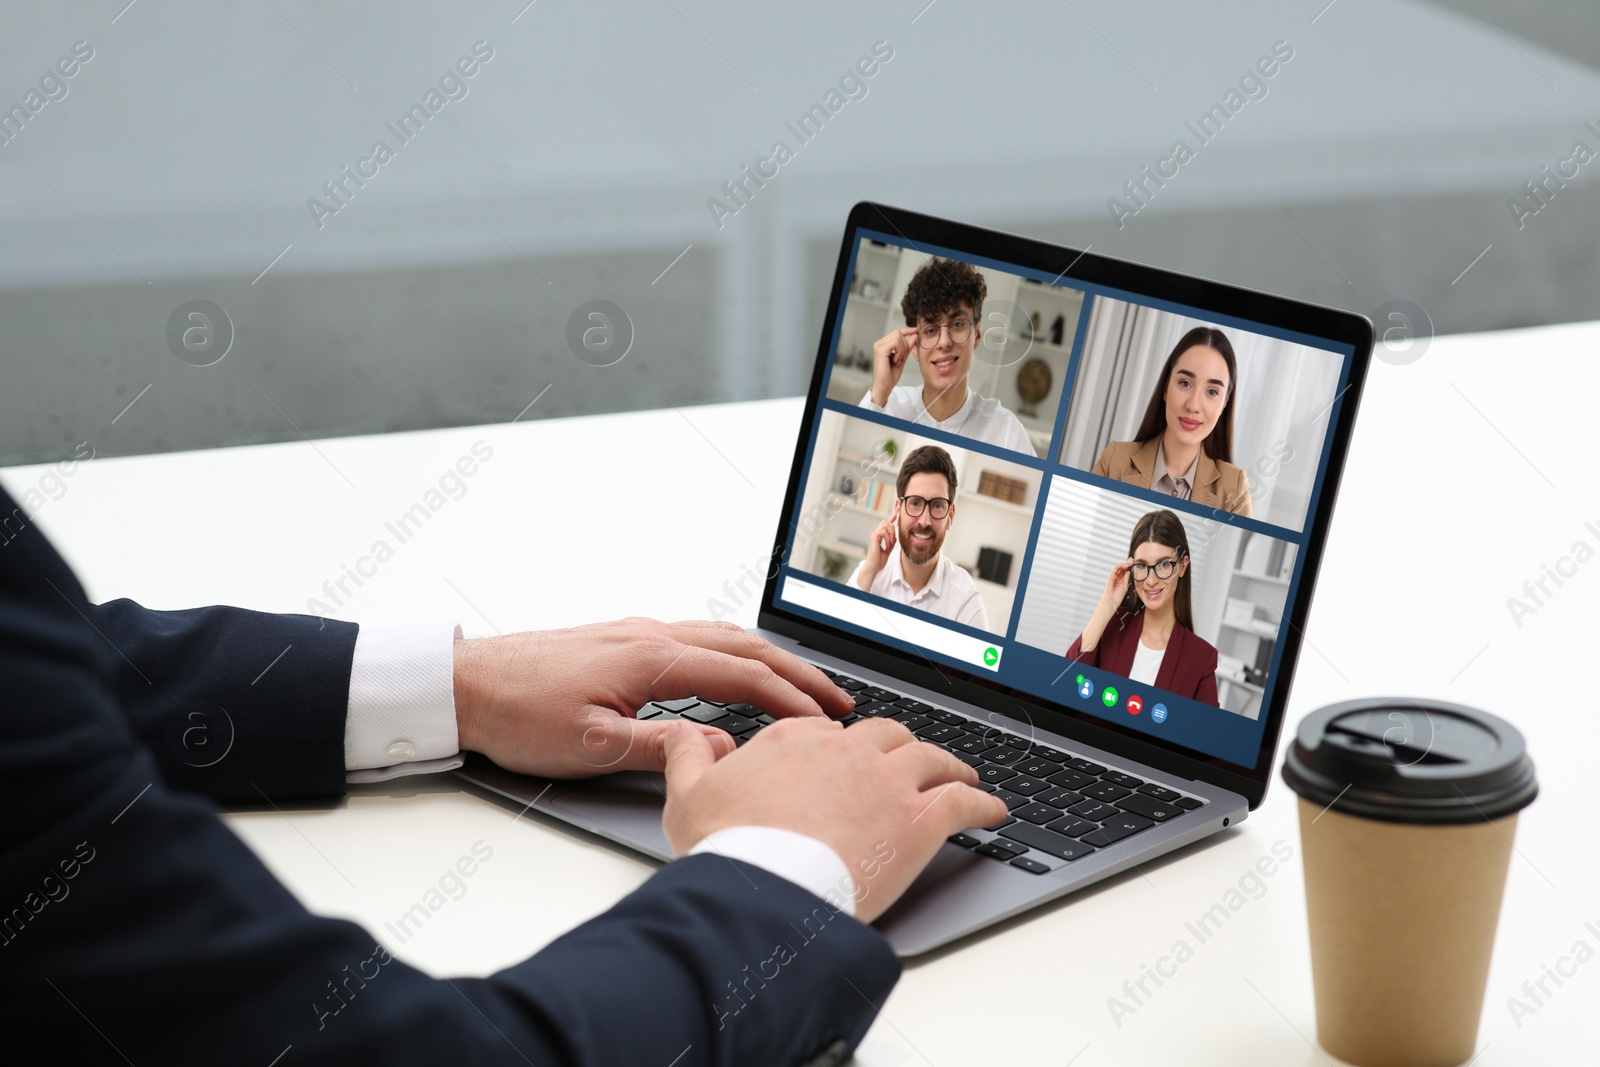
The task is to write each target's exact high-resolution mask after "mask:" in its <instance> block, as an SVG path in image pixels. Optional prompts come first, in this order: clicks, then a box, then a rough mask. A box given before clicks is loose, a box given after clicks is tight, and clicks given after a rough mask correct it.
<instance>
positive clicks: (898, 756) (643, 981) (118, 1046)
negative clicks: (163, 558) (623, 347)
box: [0, 491, 1004, 1067]
mask: <svg viewBox="0 0 1600 1067" xmlns="http://www.w3.org/2000/svg"><path fill="white" fill-rule="evenodd" d="M0 516H3V517H5V522H4V535H3V540H0V685H3V687H4V688H3V691H0V692H3V696H0V700H3V702H4V703H3V707H4V712H3V714H0V1003H4V1004H5V1005H6V1017H7V1019H8V1021H9V1024H10V1025H8V1027H7V1028H6V1035H5V1042H6V1048H7V1055H6V1059H7V1060H8V1061H9V1062H17V1060H16V1059H15V1057H16V1056H17V1055H18V1054H20V1055H21V1056H22V1057H24V1059H25V1060H27V1061H30V1062H31V1061H37V1062H46V1061H48V1062H60V1063H73V1064H84V1063H100V1062H105V1063H124V1062H132V1063H141V1064H142V1063H146V1062H159V1063H206V1064H211V1063H258V1064H272V1063H277V1062H280V1061H281V1062H282V1063H283V1064H285V1065H286V1067H287V1065H289V1064H298V1063H308V1062H309V1063H330V1064H331V1063H341V1064H343V1063H369V1062H370V1063H385V1064H392V1063H412V1062H415V1063H430V1064H432V1063H446V1062H448V1063H454V1062H472V1063H517V1064H521V1063H536V1064H539V1065H540V1067H544V1065H547V1064H606V1065H620V1064H634V1063H637V1064H641V1065H648V1067H667V1065H669V1064H674V1065H678V1067H688V1065H690V1064H726V1065H734V1064H740V1065H743V1064H785V1063H789V1064H798V1063H837V1062H840V1061H842V1060H843V1059H845V1058H846V1057H848V1056H849V1054H850V1053H851V1051H852V1050H853V1049H854V1048H855V1047H856V1045H857V1044H858V1043H859V1041H860V1040H861V1037H862V1036H863V1034H864V1033H865V1032H866V1029H867V1027H868V1026H869V1025H870V1023H871V1021H872V1019H873V1017H874V1015H875V1011H876V1005H879V1004H881V1003H882V1002H883V1000H884V998H886V997H887V995H888V993H889V991H890V989H891V988H892V987H893V985H894V982H895V980H896V979H897V977H898V974H899V964H898V962H897V960H896V959H895V957H894V955H893V953H892V952H891V951H890V950H889V948H888V945H887V943H886V942H885V941H884V940H883V938H882V937H881V936H880V935H878V934H877V933H876V932H874V931H873V930H871V929H870V928H869V927H868V926H866V925H864V921H870V920H871V919H872V918H873V917H875V916H876V915H878V914H881V913H882V911H883V910H884V909H885V908H887V907H888V905H889V904H890V903H892V902H893V901H894V900H895V899H896V898H897V897H898V896H899V895H900V893H901V892H903V891H904V889H905V887H906V886H907V885H909V884H910V882H911V880H912V879H913V878H914V877H915V875H916V874H917V873H918V872H919V871H920V870H921V869H922V867H923V866H924V865H925V864H926V863H927V861H928V860H929V859H930V858H931V857H932V855H933V853H934V852H935V851H936V850H937V849H938V847H939V845H940V843H941V842H942V841H943V840H944V838H945V837H946V836H947V835H948V834H950V833H952V832H954V831H955V830H957V829H960V828H963V827H966V826H970V825H981V824H985V823H992V822H995V821H997V820H998V818H999V817H1000V816H1001V815H1003V814H1004V813H1003V811H1002V810H1000V809H1001V808H1002V807H1003V806H1002V805H1001V804H1000V802H999V801H998V800H996V799H995V798H993V797H990V796H987V795H985V794H983V793H981V792H979V791H977V790H976V789H972V788H970V785H971V784H972V783H974V782H975V777H974V775H973V772H972V771H971V769H970V768H968V767H966V766H965V765H963V764H960V763H959V762H957V761H955V760H954V759H953V758H951V757H949V756H948V755H947V754H945V753H943V752H942V751H940V750H938V749H936V748H934V747H933V746H931V745H921V744H914V743H911V742H912V740H913V739H912V738H911V736H910V734H909V733H908V732H906V731H905V730H904V728H903V727H900V726H899V724H897V723H893V722H888V721H885V720H877V719H874V720H869V721H866V722H863V723H861V724H859V725H857V726H854V727H852V728H851V729H850V730H848V731H845V730H843V729H841V728H840V727H839V725H838V724H837V723H834V722H831V721H829V719H828V714H829V713H831V714H835V715H838V714H842V713H843V712H844V710H845V709H846V708H847V706H848V703H849V702H848V700H846V699H845V698H843V697H842V695H841V694H840V693H839V691H838V690H837V689H835V688H834V687H833V686H832V685H831V684H830V683H828V682H827V681H826V679H825V678H824V677H823V676H822V675H821V674H820V673H819V672H817V671H816V670H815V669H814V668H812V667H809V666H808V665H806V664H804V663H802V662H801V661H799V660H797V659H795V658H793V657H791V656H789V655H787V654H786V653H783V652H781V651H780V650H778V649H776V648H773V647H772V646H770V645H768V644H766V643H765V642H762V641H760V640H759V639H756V638H754V637H751V636H750V635H747V634H744V633H742V632H741V631H738V630H737V629H736V628H730V627H727V626H722V625H718V624H713V623H683V624H677V625H665V624H661V623H654V622H650V621H648V620H627V621H625V622H622V623H615V624H606V625H603V626H596V627H580V628H576V629H573V630H566V631H552V632H549V633H539V634H518V635H513V636H510V637H506V638H498V639H494V640H489V641H482V642H478V641H459V640H458V641H455V642H454V643H453V645H452V646H451V647H450V650H449V652H448V653H447V654H448V655H449V657H450V658H449V663H450V671H449V676H448V679H447V681H446V683H445V684H446V685H447V686H448V690H449V691H448V693H447V697H448V702H449V703H451V704H453V709H452V710H453V714H452V722H451V726H450V729H451V730H453V731H454V736H455V738H456V741H457V743H458V746H459V748H460V749H463V750H476V751H481V752H483V753H485V754H486V755H488V756H489V757H490V758H492V759H495V760H496V761H498V762H500V763H502V764H503V765H505V766H508V767H511V768H513V769H517V770H523V771H529V772H533V773H542V774H552V775H553V774H567V775H577V774H584V773H594V772H595V770H596V769H600V768H605V769H623V768H629V769H633V768H656V769H664V770H665V771H666V774H667V787H668V809H667V812H668V814H667V831H668V839H669V840H670V841H672V843H673V846H674V849H675V851H676V852H677V854H678V855H679V856H680V857H682V858H679V859H677V860H675V861H674V862H672V863H669V864H667V865H666V866H665V867H664V868H663V869H662V870H661V871H660V872H658V873H657V874H656V875H655V876H654V877H652V878H651V879H650V880H649V881H648V882H646V883H645V885H644V886H642V887H641V888H640V889H638V890H637V891H636V892H634V893H632V894H630V895H629V896H628V897H626V898H624V899H623V900H622V901H620V902H619V903H618V904H616V905H615V906H614V907H613V908H612V909H610V910H609V911H607V912H606V913H605V914H603V915H601V916H600V917H598V918H596V919H594V920H592V921H590V922H588V923H585V924H584V925H582V926H580V927H578V928H577V929H575V930H573V931H571V932H570V933H568V934H566V935H565V936H563V937H562V938H560V939H558V940H557V941H555V942H554V943H552V944H551V945H550V946H549V947H548V948H546V949H545V950H544V951H542V952H540V953H538V954H537V955H535V956H534V957H532V958H531V959H529V960H527V961H525V962H523V963H521V964H519V965H517V966H515V967H511V968H508V969H506V970H504V971H502V972H500V973H498V974H495V975H493V976H491V977H489V978H485V979H461V980H455V981H450V980H436V979H433V978H429V977H428V976H426V975H424V974H422V973H421V972H419V971H417V970H415V969H413V968H411V967H408V966H407V965H405V964H404V963H401V962H400V961H398V960H395V959H393V958H392V957H390V956H389V954H388V953H387V952H386V951H385V950H384V949H383V947H382V946H381V945H380V944H378V943H376V942H375V940H374V939H373V937H372V936H371V935H369V934H367V933H365V932H364V931H362V930H361V929H360V928H359V927H358V926H356V925H354V924H352V923H349V922H343V921H338V920H333V919H325V918H320V917H317V916H313V915H311V914H309V913H307V912H306V911H305V910H304V909H303V908H302V907H301V906H300V904H299V903H298V902H297V901H296V900H295V899H294V898H293V897H292V896H291V895H290V894H289V893H288V891H287V890H285V889H284V888H283V887H282V886H281V885H279V884H278V883H277V882H276V881H275V880H274V879H273V878H272V876H271V875H270V874H269V873H268V872H267V870H266V869H265V868H264V867H263V866H262V864H261V862H260V861H259V860H258V859H257V858H256V857H255V855H254V854H253V853H251V852H250V851H249V849H247V848H246V847H245V846H244V845H243V844H242V843H241V842H240V841H239V840H238V838H236V837H234V836H233V834H231V833H230V832H229V831H228V830H227V829H226V828H225V827H224V826H223V824H222V823H221V821H220V820H219V819H218V818H217V817H216V809H215V807H214V803H213V802H215V801H224V802H226V801H244V802H250V803H257V804H260V803H270V804H279V803H281V802H284V801H289V800H301V799H305V798H315V797H336V796H338V795H340V794H342V793H343V792H344V788H345V782H346V780H347V776H349V775H352V774H354V775H360V774H362V773H372V768H371V767H370V766H368V767H361V766H357V765H356V764H357V763H367V764H371V763H372V759H371V758H370V757H369V758H368V759H366V760H356V759H353V757H352V753H356V752H358V751H360V750H361V749H362V748H363V746H365V747H367V748H370V747H371V742H372V737H373V736H378V734H375V730H378V729H379V727H375V726H374V722H378V723H379V726H380V727H381V726H382V725H383V724H382V722H381V720H382V719H383V716H384V715H385V714H387V713H388V712H386V711H385V708H389V710H390V711H393V714H394V715H396V716H399V718H400V719H402V720H405V722H404V723H403V724H402V725H401V726H398V727H396V728H397V729H399V730H400V731H401V732H406V731H407V730H410V728H411V727H412V726H414V725H416V723H417V722H420V719H414V720H406V719H405V716H406V715H407V714H412V712H414V711H415V709H414V708H413V709H412V712H405V711H404V710H403V709H402V710H401V711H394V710H393V709H394V708H397V707H400V705H401V704H403V703H404V701H399V702H398V703H397V702H396V701H395V699H394V693H393V684H392V683H393V678H392V677H391V678H388V679H387V680H385V678H384V676H383V674H382V669H381V664H380V665H379V666H376V667H375V666H374V663H375V662H376V660H374V653H372V652H371V650H370V649H369V650H366V651H365V652H364V651H363V650H362V649H360V648H359V647H358V646H359V645H360V642H361V638H362V635H361V634H360V633H358V630H357V627H356V626H355V625H353V624H349V623H341V622H334V621H331V620H325V619H318V618H314V617H310V616H293V615H268V614H262V613H257V612H250V611H245V610H241V609H236V608H222V607H212V608H202V609H197V610H193V611H182V612H166V611H151V610H147V609H145V608H142V607H140V606H138V605H136V604H133V603H131V602H128V601H116V602H112V603H108V604H104V605H98V606H97V605H93V604H90V603H89V602H88V601H87V599H86V598H85V596H84V593H83V590H82V588H81V587H80V586H79V584H78V582H77V580H76V579H75V578H74V577H73V575H72V573H71V571H70V570H69V569H68V568H67V566H66V564H65V563H64V562H63V561H62V560H61V558H60V557H59V556H58V555H57V554H56V553H55V551H54V550H53V549H52V548H51V547H50V545H49V543H48V542H47V541H46V539H45V538H44V536H43V535H42V534H41V533H40V532H39V531H38V529H37V528H36V527H34V526H33V525H32V524H31V522H30V521H29V519H28V516H27V515H26V513H24V512H23V511H21V509H19V508H17V507H16V505H15V503H14V502H13V501H12V500H11V498H10V497H9V496H8V495H6V494H5V493H4V492H3V491H0ZM397 647H402V646H398V645H394V644H392V643H391V644H390V645H389V646H388V648H389V654H390V655H393V654H394V650H395V648H397ZM274 657H276V658H274ZM364 661H365V662H364ZM374 679H377V680H376V681H374ZM419 684H422V685H423V687H424V688H426V685H427V684H429V683H427V682H426V680H424V682H423V683H419ZM434 684H437V679H435V683H434ZM386 686H388V689H387V690H385V687H386ZM358 689H360V690H361V692H359V693H358ZM374 691H376V692H378V694H379V695H378V696H377V697H374V696H373V692H374ZM385 692H387V694H388V695H387V697H385V696H384V693H385ZM693 692H699V693H702V694H705V695H707V696H709V697H711V698H713V699H718V698H721V699H727V700H730V701H733V700H737V701H746V700H747V701H751V702H754V703H756V704H758V705H760V706H762V707H764V708H766V709H768V710H769V711H771V712H772V713H773V714H775V715H780V716H785V717H787V718H789V719H792V720H793V721H786V722H780V723H778V724H775V725H774V726H773V727H771V728H769V729H768V730H765V731H763V732H762V733H761V734H760V735H759V736H758V737H756V738H755V739H754V740H753V741H752V742H750V743H749V744H748V745H746V746H745V747H744V748H742V749H740V750H739V751H738V752H737V753H733V752H732V743H731V741H730V740H729V739H728V738H727V737H726V735H722V734H720V733H717V732H713V731H706V730H702V729H699V728H696V727H695V726H694V725H693V724H689V723H685V722H674V723H666V724H651V723H649V722H637V721H636V720H634V719H633V718H631V712H632V710H633V709H635V708H637V707H639V706H641V705H642V704H644V703H645V702H647V701H649V700H652V699H663V698H666V697H672V696H682V695H687V694H689V693H693ZM358 698H359V700H358ZM385 700H388V704H386V703H385ZM358 703H360V705H361V707H360V710H359V715H358V714H357V712H358V707H357V705H358ZM374 709H376V711H375V710H374ZM358 719H359V721H357V720H358ZM391 725H393V724H391ZM363 732H364V735H365V736H364V737H363V736H357V735H359V734H363ZM391 732H393V731H391ZM415 748H416V746H415V745H414V744H412V743H411V742H409V741H405V740H401V741H395V742H393V743H391V744H389V745H388V746H387V748H386V749H383V751H384V752H386V753H387V758H391V759H392V760H393V761H395V762H396V763H402V764H403V763H404V762H405V761H407V760H410V759H412V758H413V757H416V756H418V755H419V754H418V753H417V752H416V751H415ZM420 755H422V756H427V755H429V753H422V754H420ZM724 756H726V757H727V758H725V759H724V758H721V757H724ZM380 762H381V760H380ZM446 763H448V760H446ZM380 770H381V769H380ZM716 840H720V841H721V842H722V843H723V844H722V846H720V847H719V846H717V845H716V844H715V843H713V842H714V841H716ZM708 845H709V846H710V847H707V846H708ZM828 879H831V880H832V881H831V884H832V885H836V886H839V887H840V889H841V890H842V895H840V894H834V895H833V898H832V902H831V903H830V902H829V901H828V900H825V899H824V897H823V896H822V895H821V894H822V893H823V892H825V887H827V886H828V885H829V884H830V882H829V881H828ZM529 903H530V905H534V904H536V902H535V901H532V900H530V902H529ZM29 1049H32V1050H33V1051H32V1052H29V1051H27V1050H29Z"/></svg>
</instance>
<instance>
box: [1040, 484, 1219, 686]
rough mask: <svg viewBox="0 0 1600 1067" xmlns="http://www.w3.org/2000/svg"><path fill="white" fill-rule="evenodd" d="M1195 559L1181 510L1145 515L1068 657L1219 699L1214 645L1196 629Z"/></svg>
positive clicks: (1145, 681) (1147, 681)
mask: <svg viewBox="0 0 1600 1067" xmlns="http://www.w3.org/2000/svg"><path fill="white" fill-rule="evenodd" d="M1191 562H1192V561H1191V560H1190V558H1189V537H1188V534H1186V533H1185V532H1184V529H1183V522H1182V520H1180V519H1179V518H1178V516H1176V515H1174V514H1173V513H1172V512H1170V511H1167V510H1166V509H1162V510H1160V511H1152V512H1150V513H1149V514H1147V515H1143V516H1141V517H1140V519H1139V521H1138V522H1137V523H1135V524H1134V526H1133V535H1132V536H1131V537H1130V538H1129V539H1128V558H1127V559H1125V560H1123V561H1121V562H1119V563H1118V564H1117V565H1116V566H1115V567H1113V568H1112V569H1111V574H1110V575H1109V576H1108V577H1107V578H1106V588H1105V592H1104V593H1102V594H1101V596H1100V603H1099V604H1097V605H1096V606H1095V609H1094V614H1093V615H1091V616H1090V617H1089V622H1088V623H1087V625H1085V626H1084V628H1083V633H1081V634H1079V635H1078V639H1077V640H1076V641H1074V642H1072V647H1071V648H1069V649H1067V658H1068V659H1073V660H1077V661H1078V662H1080V663H1082V664H1084V665H1085V666H1089V667H1099V668H1101V669H1103V670H1107V671H1110V672H1111V673H1113V674H1120V675H1122V676H1123V677H1124V678H1131V679H1132V680H1133V681H1135V682H1142V683H1143V684H1145V685H1151V686H1154V687H1155V688H1157V689H1164V690H1166V691H1167V692H1169V693H1177V694H1178V695H1180V696H1186V697H1191V698H1193V699H1195V700H1198V701H1200V702H1201V703H1203V704H1212V705H1215V704H1216V703H1217V650H1216V648H1215V647H1214V646H1213V645H1211V644H1210V642H1208V641H1205V640H1203V639H1201V638H1200V637H1197V636H1196V635H1195V632H1194V614H1193V612H1192V611H1191V609H1190V607H1189V569H1190V565H1191Z"/></svg>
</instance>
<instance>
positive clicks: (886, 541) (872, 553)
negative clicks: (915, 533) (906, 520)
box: [856, 500, 900, 593]
mask: <svg viewBox="0 0 1600 1067" xmlns="http://www.w3.org/2000/svg"><path fill="white" fill-rule="evenodd" d="M899 523H900V501H898V500H896V501H895V502H894V510H893V511H891V512H890V513H889V517H888V518H887V519H884V520H883V521H882V522H880V523H878V527H877V529H875V530H873V531H872V534H871V536H869V537H868V538H867V559H866V563H865V565H864V566H863V567H862V568H861V577H860V578H858V579H856V585H857V587H858V588H860V590H861V591H862V592H863V593H870V592H872V583H873V582H875V581H877V579H878V575H879V573H880V572H882V570H883V567H884V564H886V563H888V562H889V553H891V552H893V551H894V543H895V540H896V530H897V529H898V527H899Z"/></svg>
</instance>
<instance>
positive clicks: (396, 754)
mask: <svg viewBox="0 0 1600 1067" xmlns="http://www.w3.org/2000/svg"><path fill="white" fill-rule="evenodd" d="M416 754H417V746H416V745H413V744H412V743H411V742H410V741H396V742H395V743H394V744H392V745H390V746H389V755H390V757H391V758H393V759H397V760H400V759H411V758H412V757H413V756H415V755H416Z"/></svg>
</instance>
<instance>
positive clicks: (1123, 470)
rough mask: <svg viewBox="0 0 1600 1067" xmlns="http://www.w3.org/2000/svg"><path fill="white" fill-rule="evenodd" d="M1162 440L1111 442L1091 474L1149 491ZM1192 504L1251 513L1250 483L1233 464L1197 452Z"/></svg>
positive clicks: (1191, 494)
mask: <svg viewBox="0 0 1600 1067" xmlns="http://www.w3.org/2000/svg"><path fill="white" fill-rule="evenodd" d="M1160 444H1161V439H1160V438H1159V437H1152V438H1151V439H1150V440H1148V441H1145V442H1143V443H1142V444H1141V443H1140V442H1138V441H1112V442H1111V443H1110V444H1109V445H1106V450H1105V451H1104V452H1102V453H1100V458H1099V459H1097V460H1095V464H1094V470H1093V472H1092V473H1094V474H1098V475H1100V477H1102V478H1110V479H1111V480H1112V481H1117V482H1127V483H1128V484H1129V485H1137V486H1142V487H1143V488H1145V489H1148V488H1150V478H1151V476H1152V475H1153V474H1154V472H1155V469H1156V449H1157V448H1158V447H1160ZM1189 499H1190V501H1191V502H1192V503H1195V504H1199V505H1200V506H1201V507H1208V508H1219V509H1221V510H1223V511H1228V512H1232V513H1233V514H1235V515H1246V516H1248V515H1249V514H1250V480H1249V479H1248V478H1246V477H1245V474H1244V471H1243V470H1242V469H1240V468H1238V467H1235V466H1234V465H1233V464H1232V463H1227V462H1224V461H1222V460H1215V459H1212V458H1211V457H1210V456H1208V455H1206V453H1205V449H1201V450H1200V465H1199V468H1198V469H1197V470H1196V471H1195V474H1194V490H1193V491H1192V492H1191V493H1190V494H1189Z"/></svg>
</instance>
